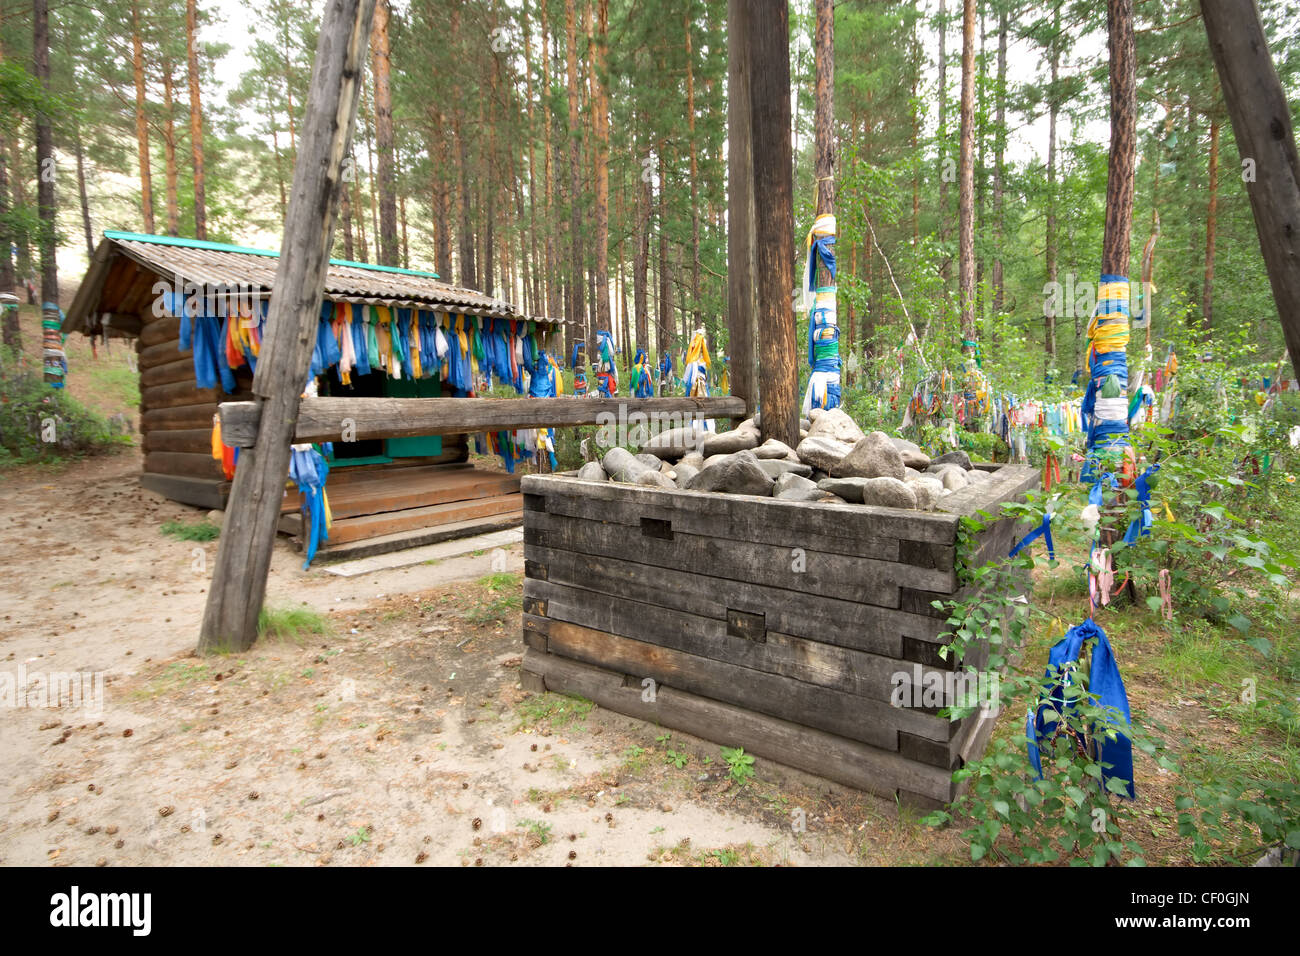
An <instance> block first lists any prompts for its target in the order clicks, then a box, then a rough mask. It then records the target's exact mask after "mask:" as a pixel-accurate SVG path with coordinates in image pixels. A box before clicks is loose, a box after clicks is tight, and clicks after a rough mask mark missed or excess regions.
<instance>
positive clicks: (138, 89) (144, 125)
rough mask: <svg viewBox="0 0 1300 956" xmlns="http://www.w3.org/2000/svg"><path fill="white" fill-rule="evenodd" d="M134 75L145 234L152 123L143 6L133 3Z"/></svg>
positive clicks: (149, 222)
mask: <svg viewBox="0 0 1300 956" xmlns="http://www.w3.org/2000/svg"><path fill="white" fill-rule="evenodd" d="M131 72H132V75H133V77H134V78H135V140H136V156H137V158H138V161H139V163H140V218H141V220H142V221H143V223H144V231H145V232H147V233H152V232H153V231H154V223H153V177H152V176H151V175H150V171H149V121H148V118H147V117H146V115H145V88H144V41H143V38H142V37H141V34H140V4H139V3H138V2H136V0H132V3H131Z"/></svg>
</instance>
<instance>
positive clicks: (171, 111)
mask: <svg viewBox="0 0 1300 956" xmlns="http://www.w3.org/2000/svg"><path fill="white" fill-rule="evenodd" d="M162 71H163V171H164V175H165V177H166V179H165V183H166V200H167V235H169V236H179V235H180V234H181V208H180V196H179V195H178V183H177V180H178V179H179V177H180V170H179V169H178V168H177V165H176V99H175V97H174V95H173V91H174V89H175V85H174V80H173V79H172V62H171V60H169V59H166V58H164V59H163V62H162Z"/></svg>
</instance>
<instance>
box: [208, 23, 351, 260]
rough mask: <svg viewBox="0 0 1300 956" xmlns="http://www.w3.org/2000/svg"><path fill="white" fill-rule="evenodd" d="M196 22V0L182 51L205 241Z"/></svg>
mask: <svg viewBox="0 0 1300 956" xmlns="http://www.w3.org/2000/svg"><path fill="white" fill-rule="evenodd" d="M198 21H199V13H198V0H186V2H185V51H186V63H187V75H188V81H189V87H190V154H191V156H192V157H193V161H194V238H195V239H206V238H208V209H207V201H208V200H207V183H206V179H205V176H206V171H205V169H204V164H203V105H202V100H201V98H200V95H199V47H198V32H199V25H198ZM349 231H350V230H349ZM350 244H351V241H350V240H349V245H350ZM349 258H350V256H349Z"/></svg>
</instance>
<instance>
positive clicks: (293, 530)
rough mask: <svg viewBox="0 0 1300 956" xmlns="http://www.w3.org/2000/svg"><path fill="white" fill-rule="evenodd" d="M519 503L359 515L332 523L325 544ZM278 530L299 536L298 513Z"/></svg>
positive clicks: (479, 502) (453, 504)
mask: <svg viewBox="0 0 1300 956" xmlns="http://www.w3.org/2000/svg"><path fill="white" fill-rule="evenodd" d="M522 510H523V502H522V500H521V499H520V496H519V495H517V494H508V495H494V496H492V497H488V498H472V499H470V500H468V501H449V502H445V503H443V504H437V505H428V506H426V507H422V508H407V509H405V510H403V511H389V512H386V513H384V514H373V515H361V516H359V517H356V518H343V519H341V520H336V521H335V522H334V525H333V527H331V528H330V533H329V539H328V542H327V544H328V545H330V546H334V545H340V544H347V543H348V542H351V541H361V540H363V539H365V538H376V537H379V536H381V535H387V534H394V533H396V532H399V531H413V530H418V529H420V528H432V527H436V526H438V525H445V524H452V523H454V522H458V521H466V520H469V519H472V518H483V517H487V516H490V515H500V514H506V513H508V512H511V511H522ZM279 527H280V530H282V531H287V532H288V533H290V534H293V535H295V536H301V533H302V514H301V513H299V514H293V515H285V516H284V517H282V518H281V519H280V525H279Z"/></svg>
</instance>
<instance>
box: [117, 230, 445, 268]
mask: <svg viewBox="0 0 1300 956" xmlns="http://www.w3.org/2000/svg"><path fill="white" fill-rule="evenodd" d="M104 238H105V239H119V240H127V241H130V242H148V243H152V244H154V245H156V246H182V247H184V248H186V249H207V250H209V251H211V252H241V253H243V254H245V255H249V256H269V257H271V258H272V259H278V258H280V253H278V252H275V251H273V250H271V249H254V248H252V247H251V246H232V245H229V244H228V243H224V242H209V241H208V240H207V239H185V238H182V237H180V236H154V235H150V234H149V233H143V232H118V231H116V230H112V229H105V230H104ZM330 265H332V266H347V267H349V268H352V269H369V270H371V271H373V272H392V273H395V274H397V275H401V276H417V277H419V278H421V279H441V278H442V277H441V276H440V275H438V273H436V272H421V271H419V270H418V269H401V268H398V267H397V266H377V265H374V264H373V263H369V262H350V261H349V260H347V259H331V260H330Z"/></svg>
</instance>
